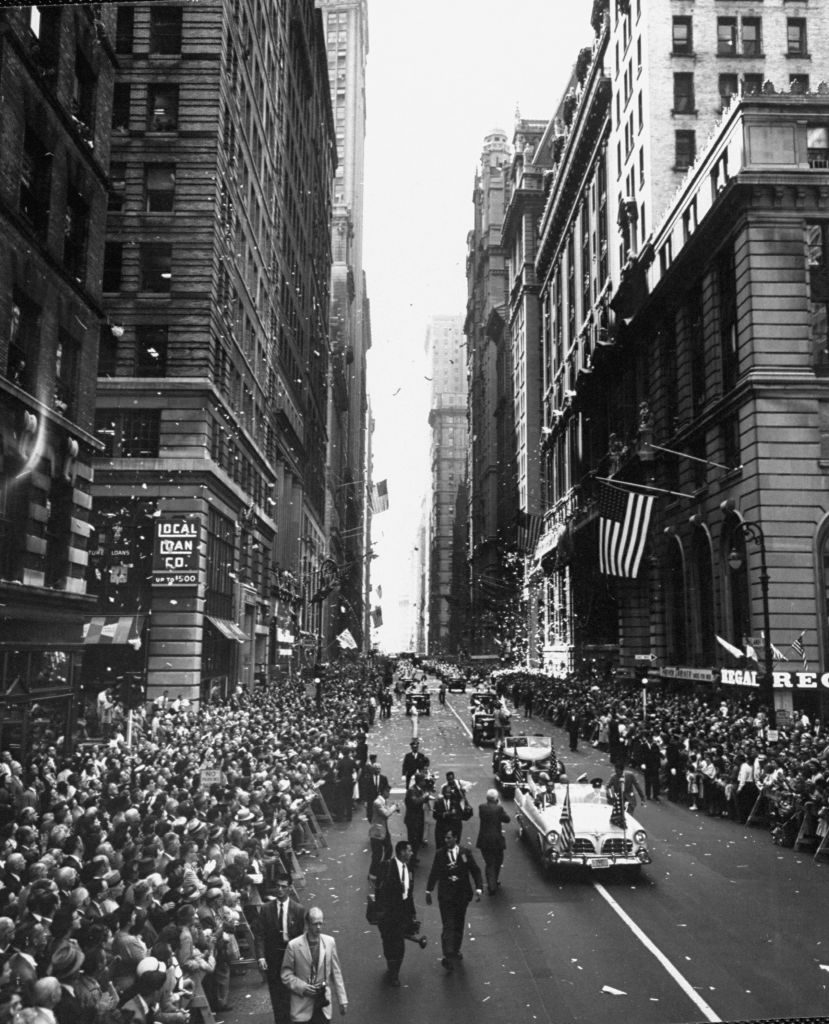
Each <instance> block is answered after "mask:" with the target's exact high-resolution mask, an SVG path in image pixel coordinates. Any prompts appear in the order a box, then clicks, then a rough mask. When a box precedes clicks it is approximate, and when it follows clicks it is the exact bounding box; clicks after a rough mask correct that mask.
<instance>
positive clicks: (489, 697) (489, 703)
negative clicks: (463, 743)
mask: <svg viewBox="0 0 829 1024" xmlns="http://www.w3.org/2000/svg"><path fill="white" fill-rule="evenodd" d="M469 709H470V712H471V728H472V742H473V743H474V744H475V746H476V747H480V746H481V745H482V744H484V743H494V742H495V735H496V729H495V719H496V715H497V714H498V712H499V711H500V710H501V698H500V697H499V696H498V695H497V694H496V693H494V692H492V691H491V690H484V691H479V692H475V693H473V694H472V695H471V696H470V698H469ZM509 729H510V726H509V724H507V725H506V726H505V731H506V732H507V733H509Z"/></svg>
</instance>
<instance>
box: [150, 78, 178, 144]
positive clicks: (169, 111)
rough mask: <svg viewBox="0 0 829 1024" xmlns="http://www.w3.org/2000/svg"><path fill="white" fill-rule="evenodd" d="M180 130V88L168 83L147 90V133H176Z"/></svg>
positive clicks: (152, 86)
mask: <svg viewBox="0 0 829 1024" xmlns="http://www.w3.org/2000/svg"><path fill="white" fill-rule="evenodd" d="M177 128H178V86H177V85H170V84H169V83H167V82H164V83H159V84H156V85H151V86H150V87H149V88H148V90H147V131H151V132H174V131H175V130H176V129H177Z"/></svg>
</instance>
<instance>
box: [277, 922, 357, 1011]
mask: <svg viewBox="0 0 829 1024" xmlns="http://www.w3.org/2000/svg"><path fill="white" fill-rule="evenodd" d="M323 923H324V915H323V912H322V911H321V910H320V908H319V907H311V909H310V910H308V911H307V912H306V914H305V931H304V933H303V934H302V935H300V936H299V938H297V939H291V941H290V942H289V943H288V948H287V949H286V950H285V958H284V960H283V961H282V983H283V985H286V986H287V987H288V988H289V989H290V991H291V1022H292V1024H295V1022H298V1021H303V1022H309V1024H327V1022H328V1021H329V1020H331V992H332V987H333V990H334V991H335V992H336V993H337V1002H338V1003H339V1004H340V1013H341V1014H343V1015H344V1014H345V1012H346V1010H347V1009H348V996H347V995H346V991H345V983H344V981H343V972H342V970H341V969H340V958H339V956H338V955H337V943H336V942H335V941H334V937H333V935H323V934H322V926H323Z"/></svg>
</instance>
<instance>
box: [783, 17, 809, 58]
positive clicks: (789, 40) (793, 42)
mask: <svg viewBox="0 0 829 1024" xmlns="http://www.w3.org/2000/svg"><path fill="white" fill-rule="evenodd" d="M786 53H787V54H788V55H789V56H790V57H805V56H806V53H807V49H806V19H805V18H787V19H786Z"/></svg>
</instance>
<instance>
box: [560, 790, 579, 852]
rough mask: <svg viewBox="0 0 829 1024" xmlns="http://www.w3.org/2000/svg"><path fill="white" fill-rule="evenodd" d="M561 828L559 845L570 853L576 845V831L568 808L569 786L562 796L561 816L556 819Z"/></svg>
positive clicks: (571, 813)
mask: <svg viewBox="0 0 829 1024" xmlns="http://www.w3.org/2000/svg"><path fill="white" fill-rule="evenodd" d="M558 822H559V827H560V828H561V846H562V849H563V850H564V851H565V852H567V853H572V851H573V848H574V846H575V845H576V833H575V831H574V830H573V812H572V811H571V810H570V787H569V786H568V787H567V793H566V795H565V797H564V804H563V805H562V808H561V816H560V817H559V819H558Z"/></svg>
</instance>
